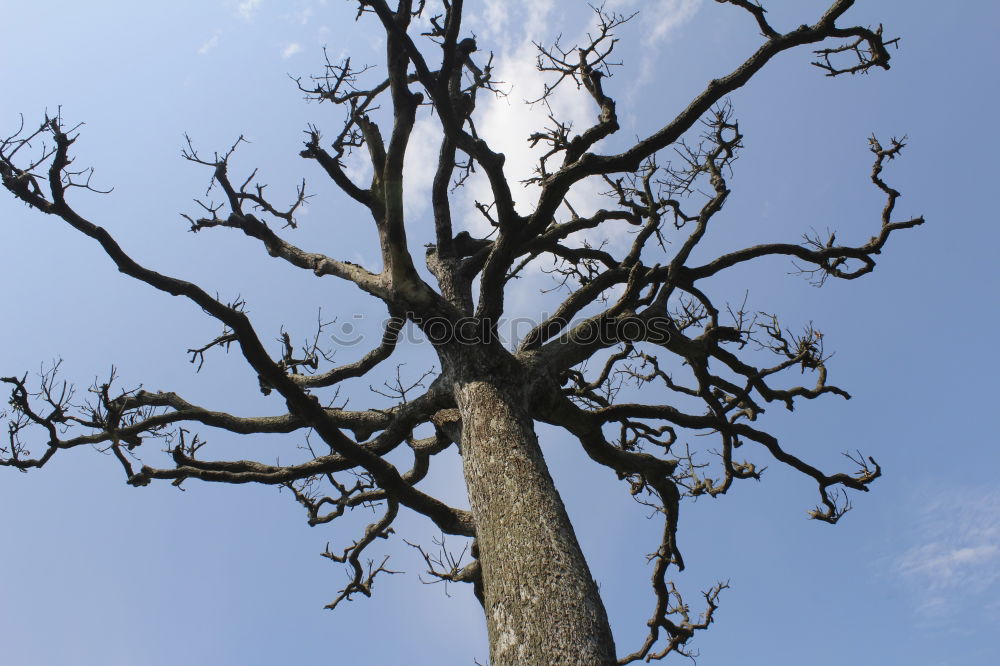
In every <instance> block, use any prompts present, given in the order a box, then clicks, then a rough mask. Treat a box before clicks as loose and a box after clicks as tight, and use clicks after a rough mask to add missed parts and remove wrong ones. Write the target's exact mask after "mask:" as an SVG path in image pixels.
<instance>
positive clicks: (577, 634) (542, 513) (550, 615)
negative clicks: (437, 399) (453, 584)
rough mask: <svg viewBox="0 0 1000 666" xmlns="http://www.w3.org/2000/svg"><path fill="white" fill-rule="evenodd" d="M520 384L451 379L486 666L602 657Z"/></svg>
mask: <svg viewBox="0 0 1000 666" xmlns="http://www.w3.org/2000/svg"><path fill="white" fill-rule="evenodd" d="M525 393H526V391H524V390H523V387H522V389H521V390H518V388H516V387H514V386H503V385H501V384H500V383H499V382H497V381H494V380H492V379H491V380H480V381H468V382H462V383H459V384H458V385H457V386H456V391H455V397H456V400H457V402H458V407H459V411H460V412H461V415H462V459H463V465H464V470H465V480H466V483H467V486H468V491H469V500H470V502H471V505H472V512H473V515H474V516H475V520H476V534H477V544H478V549H479V560H480V564H481V566H482V578H483V583H484V585H483V587H484V589H483V593H484V607H485V611H486V626H487V631H488V633H489V641H490V662H491V665H492V666H550V665H555V664H565V665H566V666H610V665H612V664H615V663H616V657H615V647H614V640H613V638H612V636H611V628H610V625H609V624H608V617H607V613H606V611H605V609H604V604H603V602H602V601H601V597H600V595H599V593H598V590H597V584H596V583H595V582H594V579H593V578H592V577H591V575H590V569H589V567H588V566H587V562H586V560H585V559H584V556H583V552H582V551H581V550H580V544H579V543H578V542H577V540H576V534H575V533H574V532H573V526H572V524H571V523H570V520H569V517H568V516H567V514H566V509H565V507H564V506H563V503H562V499H561V498H560V497H559V493H558V492H557V491H556V488H555V485H554V484H553V482H552V477H551V476H550V475H549V472H548V468H547V467H546V465H545V461H544V460H543V458H542V452H541V449H540V448H539V446H538V438H537V437H536V435H535V432H534V428H533V422H532V420H531V418H530V417H529V416H528V412H527V410H526V406H525V405H524V400H525V396H524V394H525Z"/></svg>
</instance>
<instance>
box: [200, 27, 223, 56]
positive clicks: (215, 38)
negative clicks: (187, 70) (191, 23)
mask: <svg viewBox="0 0 1000 666" xmlns="http://www.w3.org/2000/svg"><path fill="white" fill-rule="evenodd" d="M221 35H222V31H221V30H216V31H215V32H214V33H213V34H212V36H211V37H210V38H209V39H208V40H207V41H206V42H205V43H204V44H202V45H201V46H199V47H198V55H205V54H206V53H208V52H209V51H211V50H212V49H214V48H215V47H216V46H218V45H219V37H220V36H221Z"/></svg>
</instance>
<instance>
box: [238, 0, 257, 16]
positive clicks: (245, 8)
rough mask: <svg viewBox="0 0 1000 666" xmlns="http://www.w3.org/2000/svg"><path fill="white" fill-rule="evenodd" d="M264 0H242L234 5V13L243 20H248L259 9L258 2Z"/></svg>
mask: <svg viewBox="0 0 1000 666" xmlns="http://www.w3.org/2000/svg"><path fill="white" fill-rule="evenodd" d="M263 1H264V0H242V2H240V3H239V4H238V5H236V13H237V14H239V15H240V16H241V17H242V18H243V20H245V21H249V20H250V19H252V18H253V17H254V14H256V13H257V10H258V9H260V4H261V3H262V2H263Z"/></svg>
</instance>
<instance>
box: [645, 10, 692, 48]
mask: <svg viewBox="0 0 1000 666" xmlns="http://www.w3.org/2000/svg"><path fill="white" fill-rule="evenodd" d="M700 6H701V0H658V1H657V2H655V3H651V5H647V6H645V7H644V8H643V13H642V14H640V17H641V18H642V19H643V21H642V25H643V26H644V28H645V29H644V31H643V32H644V34H643V37H642V41H643V45H644V46H646V47H650V46H659V45H660V44H661V43H663V42H665V41H668V40H669V39H670V38H671V37H672V36H673V34H674V33H675V32H676V31H677V29H678V28H680V27H682V26H683V25H684V24H685V23H687V22H688V21H690V20H691V19H692V18H694V15H695V14H696V13H698V8H699V7H700Z"/></svg>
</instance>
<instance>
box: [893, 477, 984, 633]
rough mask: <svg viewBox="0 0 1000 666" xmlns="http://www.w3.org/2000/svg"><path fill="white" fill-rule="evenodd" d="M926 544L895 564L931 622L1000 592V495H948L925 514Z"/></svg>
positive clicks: (921, 529) (921, 524)
mask: <svg viewBox="0 0 1000 666" xmlns="http://www.w3.org/2000/svg"><path fill="white" fill-rule="evenodd" d="M914 538H915V539H922V542H921V543H917V544H914V545H912V546H910V547H909V548H907V549H906V550H905V551H904V552H903V553H902V554H901V555H900V556H899V557H898V558H897V559H896V561H895V563H894V564H895V569H896V571H897V573H898V575H899V576H900V577H901V579H902V580H903V581H904V582H906V583H907V584H908V585H910V586H912V587H913V589H914V592H915V593H917V594H919V595H920V597H921V601H920V602H919V603H918V605H917V609H918V611H919V612H920V613H921V614H923V615H925V616H929V617H939V616H944V615H951V614H953V613H955V612H956V611H957V610H959V609H960V608H962V607H964V606H966V605H968V604H969V603H970V602H972V603H975V604H977V605H979V602H980V601H982V600H983V599H992V598H994V597H996V595H997V593H998V592H1000V590H998V589H997V588H998V587H1000V491H998V490H995V489H979V490H978V491H971V490H966V491H948V492H947V493H945V494H942V496H941V497H940V498H938V499H937V500H936V501H934V502H933V503H932V504H929V505H928V506H927V507H925V509H924V510H923V511H922V512H921V514H920V519H919V521H918V524H917V525H916V530H915V532H914Z"/></svg>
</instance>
